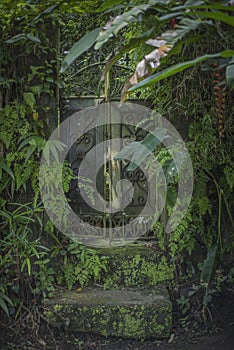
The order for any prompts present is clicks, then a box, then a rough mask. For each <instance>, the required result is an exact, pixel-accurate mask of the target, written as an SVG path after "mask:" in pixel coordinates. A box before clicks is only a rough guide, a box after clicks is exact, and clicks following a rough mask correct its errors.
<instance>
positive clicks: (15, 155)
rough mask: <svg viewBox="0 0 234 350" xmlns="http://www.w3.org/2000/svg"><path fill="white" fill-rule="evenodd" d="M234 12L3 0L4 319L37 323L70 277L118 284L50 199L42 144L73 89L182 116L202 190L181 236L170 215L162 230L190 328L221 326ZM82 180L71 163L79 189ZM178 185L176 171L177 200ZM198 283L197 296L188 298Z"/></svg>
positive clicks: (229, 232) (0, 266)
mask: <svg viewBox="0 0 234 350" xmlns="http://www.w3.org/2000/svg"><path fill="white" fill-rule="evenodd" d="M233 13H234V5H233V2H232V1H225V0H223V1H207V0H204V1H195V0H194V1H193V0H188V1H173V0H168V1H156V0H148V1H143V2H142V1H141V2H140V1H137V0H136V1H134V0H132V1H119V0H105V1H98V0H90V1H82V2H80V1H74V0H70V1H57V0H48V1H44V2H40V1H36V0H35V1H34V0H20V1H15V0H2V1H1V4H0V32H1V39H0V40H1V46H0V71H1V74H0V84H1V91H0V314H1V321H0V324H1V326H3V325H4V324H5V325H6V324H7V327H11V329H12V331H13V329H15V330H16V332H20V331H22V330H25V329H31V330H33V332H36V331H37V325H38V324H39V323H40V322H39V321H38V320H39V319H40V308H41V307H42V301H43V299H44V298H45V297H47V296H51V295H53V291H54V290H55V289H56V288H57V286H61V285H62V286H64V287H66V288H68V289H72V288H73V287H76V288H83V287H84V286H87V285H92V284H93V283H95V282H97V281H99V283H103V284H104V287H105V288H109V287H110V286H112V285H114V283H111V275H108V273H107V265H108V257H105V256H101V255H100V254H99V253H98V251H97V250H95V249H91V248H88V247H85V246H83V245H81V244H79V243H77V242H73V241H71V240H69V239H68V238H67V237H65V236H63V235H62V234H61V233H60V232H58V231H57V230H56V228H55V227H54V225H53V223H52V222H51V221H50V220H49V218H48V217H47V216H46V213H45V210H44V208H43V204H42V203H41V200H40V190H39V184H38V172H39V164H40V157H41V153H42V150H43V148H44V146H45V143H46V140H47V139H48V137H49V136H50V133H51V131H52V130H53V129H54V128H55V127H57V125H58V124H59V122H60V119H59V118H60V114H61V111H60V107H61V101H62V99H65V98H66V97H69V96H70V95H76V96H80V95H81V96H82V95H96V96H102V97H103V96H104V98H106V99H107V98H108V99H109V98H110V99H111V97H112V96H116V95H118V96H119V99H120V100H121V103H124V102H125V100H127V99H128V98H129V97H135V98H139V99H145V100H148V101H150V103H151V106H152V109H154V110H155V111H157V112H159V113H161V115H163V116H164V117H166V118H168V120H170V122H172V124H173V123H174V125H175V126H176V128H177V129H178V130H179V131H180V133H181V134H182V136H183V138H184V140H185V142H186V145H187V147H188V150H189V152H190V156H191V159H192V162H193V170H194V192H193V197H192V201H191V203H190V206H189V210H188V211H187V213H186V215H185V216H184V218H183V219H182V221H181V223H180V225H179V226H178V227H177V228H176V230H175V231H174V232H173V234H167V233H166V231H165V220H163V218H161V220H160V221H159V222H157V223H155V224H154V226H153V227H152V230H151V233H150V234H151V236H153V237H154V239H155V242H156V243H155V244H156V245H157V249H159V250H160V252H162V253H163V254H162V261H161V263H162V265H163V269H162V271H163V272H162V273H164V274H167V273H168V276H169V279H168V288H169V290H170V293H171V296H172V298H174V300H177V301H175V303H177V304H178V307H179V308H180V311H179V313H180V315H181V317H182V319H183V321H184V322H186V323H187V324H190V323H191V322H192V321H193V322H194V317H196V319H197V323H198V324H206V322H209V321H210V319H211V318H212V312H211V304H212V297H213V296H214V295H216V294H217V293H220V292H222V290H224V289H229V290H231V291H233V282H234V262H233V255H234V220H233V210H234V201H233V198H234V196H233V189H234V172H233V170H234V160H233V146H234V145H233V131H234V130H233V112H234V110H233V97H234V94H233V89H234V39H233V26H234V17H233ZM163 33H164V34H165V35H163ZM155 38H156V39H155ZM150 40H151V42H150ZM147 41H148V43H146V42H147ZM149 43H150V44H149ZM152 46H154V47H153V50H155V48H156V47H157V48H159V49H160V48H161V51H160V53H161V55H160V58H158V56H157V55H158V51H157V54H155V53H154V54H153V58H152V57H151V58H150V59H149V60H148V61H147V59H146V60H145V65H144V67H143V69H142V67H139V62H141V61H142V60H143V59H144V57H148V56H147V55H149V56H150V54H151V53H152ZM67 52H68V53H67ZM155 55H156V56H155ZM159 61H160V62H159ZM158 63H160V66H159V67H158V65H159V64H158ZM109 73H111V74H112V80H111V85H110V91H109V92H108V91H107V90H106V88H105V81H106V77H107V76H108V74H109ZM94 77H95V78H94ZM107 94H108V96H107ZM120 95H121V96H120ZM57 151H59V145H54V147H53V146H52V148H51V152H55V153H56V152H57ZM151 151H152V152H154V148H152V149H151ZM136 152H137V151H136ZM155 156H156V157H158V160H159V161H160V162H161V164H162V165H163V164H164V163H165V162H166V161H167V160H168V159H170V155H168V153H167V152H166V150H165V149H164V148H163V147H162V148H161V149H160V151H159V153H157V154H156V153H155ZM73 177H74V175H73V173H72V171H71V169H70V167H69V164H68V163H66V164H65V165H64V178H63V188H64V191H65V192H68V190H69V184H70V181H71V180H72V178H73ZM176 185H177V179H176V176H175V177H174V178H173V179H168V186H169V188H171V194H172V197H173V196H174V197H175V195H176ZM174 197H173V198H174ZM173 201H174V199H171V198H168V201H167V203H166V209H165V213H164V214H165V215H166V216H170V213H171V211H172V207H173V203H174V202H173ZM105 281H106V284H105ZM139 283H140V282H139ZM187 287H189V288H190V289H191V290H192V293H189V294H184V293H180V291H181V290H185V289H186V288H187ZM194 295H195V297H194ZM33 319H34V321H32V320H33ZM2 320H3V321H2ZM33 324H34V326H33Z"/></svg>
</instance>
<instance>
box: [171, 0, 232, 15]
mask: <svg viewBox="0 0 234 350" xmlns="http://www.w3.org/2000/svg"><path fill="white" fill-rule="evenodd" d="M188 9H191V10H196V9H208V10H211V9H212V10H224V11H230V12H233V11H234V6H229V5H228V6H227V5H224V4H220V3H218V2H209V3H205V2H204V1H196V2H193V3H191V4H185V5H182V6H176V7H173V8H172V11H181V10H188Z"/></svg>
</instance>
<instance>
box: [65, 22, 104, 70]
mask: <svg viewBox="0 0 234 350" xmlns="http://www.w3.org/2000/svg"><path fill="white" fill-rule="evenodd" d="M101 29H102V28H96V29H94V30H93V31H92V32H90V33H88V34H86V35H85V36H83V37H82V38H81V39H80V40H79V41H78V42H77V43H75V44H74V45H73V46H72V48H71V50H70V52H69V53H68V54H67V56H66V57H65V58H64V60H63V63H62V66H61V69H60V73H63V72H65V70H66V69H67V68H68V67H69V66H70V65H71V64H72V62H73V61H74V60H75V59H77V58H78V57H79V56H80V55H82V53H84V52H85V51H87V50H88V49H89V48H90V47H91V46H93V45H94V43H95V42H96V40H97V37H98V35H99V33H100V31H101Z"/></svg>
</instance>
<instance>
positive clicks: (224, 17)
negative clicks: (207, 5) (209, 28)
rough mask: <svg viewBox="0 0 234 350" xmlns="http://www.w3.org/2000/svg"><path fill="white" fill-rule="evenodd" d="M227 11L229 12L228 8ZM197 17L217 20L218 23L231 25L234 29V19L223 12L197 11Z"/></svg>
mask: <svg viewBox="0 0 234 350" xmlns="http://www.w3.org/2000/svg"><path fill="white" fill-rule="evenodd" d="M227 10H228V8H227ZM196 15H202V16H203V17H207V18H211V19H215V20H217V21H221V22H224V23H226V24H229V25H230V26H232V27H234V17H233V16H228V15H226V14H224V13H223V12H221V11H215V12H210V11H209V12H208V11H196Z"/></svg>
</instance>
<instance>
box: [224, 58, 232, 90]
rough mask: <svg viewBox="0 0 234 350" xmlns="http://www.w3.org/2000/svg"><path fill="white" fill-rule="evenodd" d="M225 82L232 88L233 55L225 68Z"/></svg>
mask: <svg viewBox="0 0 234 350" xmlns="http://www.w3.org/2000/svg"><path fill="white" fill-rule="evenodd" d="M226 79H227V84H228V85H229V86H231V88H233V89H234V57H233V58H232V59H231V60H230V62H229V64H228V65H227V68H226Z"/></svg>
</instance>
